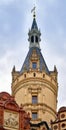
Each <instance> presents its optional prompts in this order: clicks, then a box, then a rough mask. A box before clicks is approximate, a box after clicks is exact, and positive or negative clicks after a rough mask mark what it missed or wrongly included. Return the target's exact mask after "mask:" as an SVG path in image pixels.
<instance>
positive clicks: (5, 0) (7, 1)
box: [0, 0, 15, 5]
mask: <svg viewBox="0 0 66 130" xmlns="http://www.w3.org/2000/svg"><path fill="white" fill-rule="evenodd" d="M14 1H15V0H0V5H2V4H5V5H8V4H10V3H12V2H14Z"/></svg>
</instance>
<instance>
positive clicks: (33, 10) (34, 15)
mask: <svg viewBox="0 0 66 130" xmlns="http://www.w3.org/2000/svg"><path fill="white" fill-rule="evenodd" d="M35 9H36V7H35V5H34V7H33V9H32V10H31V13H32V12H33V18H35V17H36V13H35Z"/></svg>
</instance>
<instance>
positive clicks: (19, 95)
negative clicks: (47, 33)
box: [12, 13, 58, 123]
mask: <svg viewBox="0 0 66 130" xmlns="http://www.w3.org/2000/svg"><path fill="white" fill-rule="evenodd" d="M28 36H29V38H28V41H29V52H28V54H27V56H26V58H25V61H24V64H23V65H22V68H21V70H20V71H16V69H15V67H14V68H13V70H12V95H13V96H15V100H16V102H17V103H18V104H19V105H21V104H22V105H23V107H24V109H25V110H26V111H27V112H30V115H31V117H32V120H31V121H32V122H33V123H38V122H40V121H47V123H49V122H50V121H51V120H55V118H56V108H57V93H58V83H57V69H56V67H55V66H54V70H53V71H49V69H48V67H47V65H46V62H45V60H44V58H43V56H42V53H41V49H40V41H41V39H40V36H41V32H40V30H39V29H38V26H37V22H36V17H35V13H34V17H33V22H32V26H31V29H30V30H29V33H28Z"/></svg>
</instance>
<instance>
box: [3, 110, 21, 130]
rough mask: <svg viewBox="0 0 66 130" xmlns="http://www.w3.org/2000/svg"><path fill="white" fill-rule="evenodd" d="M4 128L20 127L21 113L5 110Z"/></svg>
mask: <svg viewBox="0 0 66 130" xmlns="http://www.w3.org/2000/svg"><path fill="white" fill-rule="evenodd" d="M4 128H13V129H15V128H16V129H18V128H19V114H18V113H16V112H12V111H5V112H4Z"/></svg>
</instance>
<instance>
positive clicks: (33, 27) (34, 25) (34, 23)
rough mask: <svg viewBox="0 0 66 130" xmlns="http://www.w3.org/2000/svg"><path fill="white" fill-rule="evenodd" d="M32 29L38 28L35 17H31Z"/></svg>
mask: <svg viewBox="0 0 66 130" xmlns="http://www.w3.org/2000/svg"><path fill="white" fill-rule="evenodd" d="M32 29H37V30H38V26H37V23H36V19H35V18H34V19H33V23H32V27H31V30H32Z"/></svg>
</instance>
